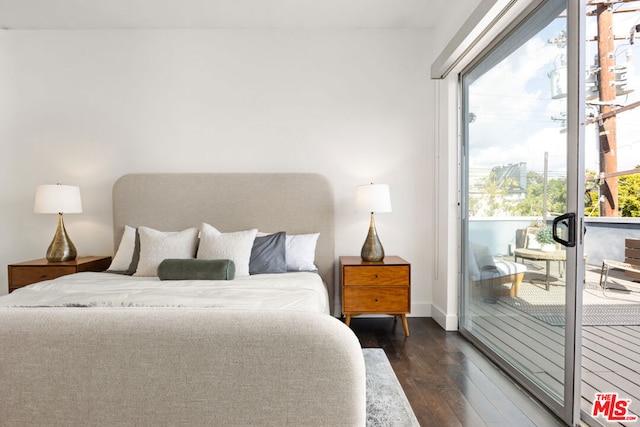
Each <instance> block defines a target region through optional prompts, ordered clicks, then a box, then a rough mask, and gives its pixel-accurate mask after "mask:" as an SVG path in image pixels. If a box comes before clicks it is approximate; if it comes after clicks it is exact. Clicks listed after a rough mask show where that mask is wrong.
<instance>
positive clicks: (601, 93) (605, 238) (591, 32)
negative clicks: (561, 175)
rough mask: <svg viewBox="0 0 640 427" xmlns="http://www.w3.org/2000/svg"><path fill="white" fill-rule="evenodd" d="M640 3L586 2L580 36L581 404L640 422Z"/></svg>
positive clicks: (617, 421) (594, 420) (605, 418)
mask: <svg viewBox="0 0 640 427" xmlns="http://www.w3.org/2000/svg"><path fill="white" fill-rule="evenodd" d="M639 5H640V3H638V2H635V1H633V2H625V3H620V4H615V5H608V4H606V3H588V6H587V7H588V9H587V12H588V13H587V18H586V33H587V34H586V38H585V40H584V41H583V42H582V44H581V45H582V48H583V49H584V50H585V52H586V67H585V68H586V70H587V71H588V73H587V75H588V79H587V85H586V103H585V104H584V105H583V108H585V109H586V116H587V120H586V128H585V140H586V144H585V168H586V177H585V193H584V194H585V201H584V204H585V216H586V227H587V230H588V231H587V233H586V234H585V237H584V239H585V243H584V246H585V258H586V266H585V283H584V289H583V299H582V302H583V307H582V336H583V339H582V355H583V356H582V373H581V375H582V393H581V395H582V399H581V409H582V414H583V417H584V418H585V419H587V421H588V422H589V424H593V425H598V424H601V425H629V426H632V425H638V417H640V283H639V282H638V281H640V274H638V273H634V271H633V270H635V268H633V267H630V266H629V264H631V266H633V265H640V219H639V218H638V217H640V203H639V202H638V200H640V198H639V197H640V174H639V173H638V172H639V171H638V169H639V168H640V140H639V139H638V120H639V119H640V108H639V105H640V87H639V86H638V83H639V80H638V72H639V70H640V55H639V54H638V53H639V52H638V48H639V46H640V45H638V37H640V34H639V31H640V27H638V26H637V25H638V24H639V23H640V11H639V10H638V6H639ZM620 34H625V37H620ZM598 40H600V42H598ZM614 109H615V110H617V113H616V114H611V112H612V111H613V110H614ZM603 263H604V269H603ZM603 271H604V273H605V274H604V277H602V273H603ZM601 277H602V279H601ZM603 279H606V280H603ZM604 288H606V289H604Z"/></svg>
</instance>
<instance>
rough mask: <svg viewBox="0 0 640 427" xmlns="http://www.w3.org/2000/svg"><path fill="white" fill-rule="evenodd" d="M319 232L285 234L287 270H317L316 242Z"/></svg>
mask: <svg viewBox="0 0 640 427" xmlns="http://www.w3.org/2000/svg"><path fill="white" fill-rule="evenodd" d="M318 237H320V233H313V234H287V243H286V245H287V250H286V254H285V257H286V260H287V271H318V267H316V265H315V262H316V243H317V242H318Z"/></svg>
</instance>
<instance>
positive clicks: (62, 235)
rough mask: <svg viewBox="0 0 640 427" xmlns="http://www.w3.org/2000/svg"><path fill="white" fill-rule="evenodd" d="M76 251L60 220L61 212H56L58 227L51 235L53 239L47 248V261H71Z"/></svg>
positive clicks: (74, 257)
mask: <svg viewBox="0 0 640 427" xmlns="http://www.w3.org/2000/svg"><path fill="white" fill-rule="evenodd" d="M77 255H78V253H77V252H76V247H75V246H74V245H73V242H72V241H71V239H69V235H68V234H67V230H65V228H64V221H63V220H62V214H61V213H59V214H58V229H57V230H56V234H55V235H54V236H53V240H52V241H51V244H50V245H49V249H47V261H49V262H62V261H73V260H74V259H76V256H77Z"/></svg>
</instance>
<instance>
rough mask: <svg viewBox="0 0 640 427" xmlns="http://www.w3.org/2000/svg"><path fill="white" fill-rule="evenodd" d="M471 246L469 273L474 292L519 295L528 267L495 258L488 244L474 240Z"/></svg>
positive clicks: (479, 293) (476, 293)
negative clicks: (481, 243)
mask: <svg viewBox="0 0 640 427" xmlns="http://www.w3.org/2000/svg"><path fill="white" fill-rule="evenodd" d="M469 246H470V250H469V275H470V277H471V283H472V289H473V291H472V292H473V294H475V295H481V296H492V297H498V296H509V297H515V296H517V295H518V291H519V289H520V284H521V283H522V279H523V278H524V273H525V271H527V267H526V266H525V265H524V264H520V263H516V262H512V261H507V260H504V259H499V258H495V257H494V256H493V255H491V253H490V251H489V248H488V247H487V246H484V245H480V244H477V243H473V242H470V245H469ZM505 285H509V286H505Z"/></svg>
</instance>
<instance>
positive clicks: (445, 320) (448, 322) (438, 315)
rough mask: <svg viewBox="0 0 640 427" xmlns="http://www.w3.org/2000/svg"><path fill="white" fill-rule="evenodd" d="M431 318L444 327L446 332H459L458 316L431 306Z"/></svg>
mask: <svg viewBox="0 0 640 427" xmlns="http://www.w3.org/2000/svg"><path fill="white" fill-rule="evenodd" d="M431 317H433V320H435V321H436V323H438V325H440V326H442V329H444V330H445V331H457V330H458V315H457V314H447V313H445V312H443V311H442V310H440V309H439V308H438V307H436V306H435V305H431Z"/></svg>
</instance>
